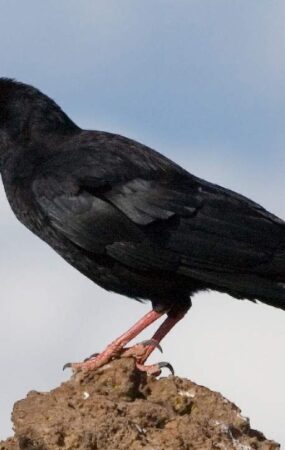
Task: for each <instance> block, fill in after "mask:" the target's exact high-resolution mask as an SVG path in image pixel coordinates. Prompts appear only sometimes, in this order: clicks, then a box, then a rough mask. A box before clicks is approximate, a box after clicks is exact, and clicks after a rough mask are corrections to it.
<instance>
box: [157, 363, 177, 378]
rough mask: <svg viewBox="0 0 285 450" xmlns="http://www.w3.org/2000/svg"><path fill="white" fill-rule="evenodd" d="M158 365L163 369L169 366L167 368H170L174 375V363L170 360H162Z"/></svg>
mask: <svg viewBox="0 0 285 450" xmlns="http://www.w3.org/2000/svg"><path fill="white" fill-rule="evenodd" d="M158 367H159V368H160V369H162V368H163V367H167V369H169V370H170V372H171V373H172V375H174V369H173V367H172V365H171V364H170V363H169V362H164V361H163V362H160V363H158Z"/></svg>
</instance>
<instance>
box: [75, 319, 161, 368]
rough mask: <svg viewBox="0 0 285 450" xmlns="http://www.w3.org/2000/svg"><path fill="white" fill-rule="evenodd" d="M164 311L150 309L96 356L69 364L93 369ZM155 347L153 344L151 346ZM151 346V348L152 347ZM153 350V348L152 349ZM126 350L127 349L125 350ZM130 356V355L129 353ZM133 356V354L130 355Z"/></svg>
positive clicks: (114, 354)
mask: <svg viewBox="0 0 285 450" xmlns="http://www.w3.org/2000/svg"><path fill="white" fill-rule="evenodd" d="M163 314H164V313H158V312H156V311H150V312H148V313H147V314H146V315H145V316H143V317H142V318H141V319H140V320H139V321H138V322H137V323H136V324H135V325H134V326H132V327H131V328H130V329H129V330H128V331H127V332H126V333H124V334H122V335H121V336H120V337H119V338H117V339H115V341H113V342H112V343H111V344H109V345H108V347H107V348H106V349H105V350H104V351H103V352H102V353H100V354H99V355H98V356H96V358H92V359H89V360H87V361H85V362H83V363H74V364H71V367H72V368H74V369H82V370H94V369H98V368H99V367H101V366H103V365H104V364H107V363H108V362H109V361H111V360H112V359H113V358H114V357H116V356H119V355H120V354H121V353H122V352H123V351H124V347H125V345H126V344H128V342H130V341H131V340H132V339H133V338H135V337H136V336H137V335H138V334H139V333H140V332H141V331H143V330H144V329H145V328H147V327H148V326H149V325H151V324H152V323H153V322H155V321H156V320H157V319H159V318H160V317H161V316H163ZM153 347H154V348H155V346H153ZM154 348H153V349H154ZM152 351H153V350H152ZM126 352H127V350H126ZM129 356H131V355H129ZM132 356H133V355H132Z"/></svg>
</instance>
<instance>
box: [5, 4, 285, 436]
mask: <svg viewBox="0 0 285 450" xmlns="http://www.w3.org/2000/svg"><path fill="white" fill-rule="evenodd" d="M284 23H285V3H284V2H282V1H281V0H280V1H274V2H269V1H267V2H266V1H260V0H252V1H251V2H248V1H247V0H241V1H239V2H230V1H226V0H216V1H215V2H213V1H212V0H204V1H200V0H199V1H198V0H197V1H196V0H193V1H191V0H187V1H186V0H185V1H184V0H172V1H169V0H155V1H154V0H152V1H150V0H144V1H143V2H141V1H139V0H121V1H117V0H109V1H108V2H104V1H97V0H83V1H81V2H78V1H75V0H61V2H58V1H56V0H46V1H45V2H38V1H36V0H28V1H26V2H20V1H16V0H11V1H9V2H8V1H7V0H6V1H5V0H2V2H0V55H1V73H0V75H1V76H9V77H15V78H16V79H18V80H20V81H24V82H27V83H31V84H34V85H35V86H36V87H38V88H39V89H41V90H42V91H43V92H45V93H46V94H48V95H50V96H51V97H53V98H54V100H56V101H57V102H58V103H59V104H60V105H61V106H62V108H63V109H64V110H65V111H66V112H67V113H68V114H69V115H70V117H71V118H72V119H73V120H75V121H76V122H77V123H78V124H79V125H80V126H82V127H88V128H94V129H104V130H107V131H114V132H118V133H120V134H123V135H127V136H129V137H132V138H135V139H137V140H139V141H141V142H143V143H145V144H147V145H149V146H151V147H153V148H155V149H156V150H158V151H160V152H162V153H164V154H166V155H167V156H168V157H170V158H171V159H173V160H175V161H176V162H179V163H180V164H181V165H182V166H183V167H185V168H187V169H188V170H189V171H190V172H192V173H194V174H196V175H198V176H201V177H204V178H207V179H208V180H210V181H214V182H216V183H219V184H222V185H225V186H227V187H229V188H231V189H234V190H236V191H238V192H241V193H242V194H245V195H247V196H248V197H251V198H252V199H254V200H255V201H257V202H259V203H261V204H262V205H263V206H265V207H266V208H267V209H269V210H271V211H272V212H274V213H275V214H278V215H280V216H281V217H283V218H285V200H284V191H285V182H284V171H285V164H284V163H285V150H284V145H285V127H284V123H285V28H284ZM0 214H1V216H0V217H1V218H0V229H1V233H0V240H1V242H0V248H1V254H0V277H1V278H0V280H1V304H0V317H1V319H0V320H1V327H0V342H1V346H0V354H1V362H2V370H1V373H0V438H5V437H7V436H8V435H10V434H11V433H12V432H11V424H10V419H9V417H10V412H11V409H12V405H13V403H14V402H15V401H16V400H18V399H20V398H22V397H24V396H25V395H26V393H27V392H28V391H29V390H31V389H35V390H50V389H51V388H53V387H56V386H57V385H58V384H59V383H60V382H61V381H63V380H64V379H66V378H67V377H68V373H63V372H62V370H61V368H62V366H63V364H64V363H65V362H67V361H77V360H80V359H83V358H84V357H86V356H88V355H89V354H91V353H93V352H95V351H99V350H101V349H103V348H104V346H106V344H107V343H108V342H109V341H111V340H112V339H114V338H115V337H116V336H117V335H119V334H120V333H121V332H122V331H124V330H125V329H126V328H127V327H129V326H130V325H132V324H133V322H134V321H135V320H137V319H138V318H139V317H140V316H141V315H142V314H144V313H145V312H147V311H148V309H149V308H150V304H145V305H141V304H139V303H137V302H135V301H132V300H130V299H126V298H123V297H120V296H118V295H116V294H112V293H107V292H105V291H103V290H102V289H100V288H98V287H97V286H96V285H94V284H93V283H92V282H91V281H89V280H88V279H87V278H85V277H83V275H81V274H79V273H78V272H77V271H76V270H75V269H73V268H72V267H70V266H68V264H67V263H66V262H64V261H63V260H61V258H60V257H59V256H58V255H57V254H56V253H55V252H54V251H53V250H52V249H50V248H49V247H48V246H47V245H46V244H44V243H43V242H41V241H40V240H39V239H38V238H37V237H35V236H33V235H32V234H31V233H30V232H29V231H28V230H26V229H25V228H24V227H23V226H22V225H21V224H20V223H19V222H18V221H17V220H16V218H15V217H14V216H13V213H12V212H11V210H10V208H9V205H8V203H7V201H6V199H5V195H4V192H3V189H2V186H1V191H0ZM152 331H153V329H152V330H149V331H148V332H147V333H145V334H144V335H143V336H142V337H145V338H147V337H150V335H151V334H152ZM284 347H285V311H284V312H283V311H281V310H278V309H273V308H270V307H269V306H266V305H262V304H259V305H254V304H251V303H250V302H247V301H238V300H234V299H231V298H230V297H229V296H226V295H221V294H217V293H204V294H198V295H197V296H195V297H194V300H193V307H192V309H191V310H190V312H189V314H188V315H187V316H186V318H185V319H184V321H183V322H182V323H180V324H179V325H177V327H176V328H175V329H174V331H173V332H172V333H171V334H170V335H169V337H167V338H166V339H165V341H164V342H163V349H164V354H163V360H169V361H170V362H171V363H172V364H173V366H174V367H175V370H176V373H177V375H180V376H185V377H189V378H190V379H192V380H193V381H195V382H196V383H199V384H202V385H206V386H208V387H209V388H211V389H214V390H218V391H220V392H222V393H223V395H225V396H226V397H227V398H228V399H229V400H231V401H233V402H235V403H236V404H237V405H238V406H239V407H241V409H242V413H243V414H244V415H246V416H249V417H250V419H251V424H252V426H253V427H255V428H257V429H260V430H261V431H262V432H264V433H265V435H266V436H267V437H268V438H272V439H275V440H277V441H279V442H280V443H282V444H285V428H284V409H285V388H284V380H285V362H284ZM156 358H157V360H159V359H161V355H160V354H159V353H158V352H157V353H155V354H154V355H153V357H152V360H153V361H155V360H156Z"/></svg>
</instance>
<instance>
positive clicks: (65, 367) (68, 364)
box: [62, 363, 72, 370]
mask: <svg viewBox="0 0 285 450" xmlns="http://www.w3.org/2000/svg"><path fill="white" fill-rule="evenodd" d="M71 367H72V363H66V364H64V366H63V368H62V370H65V369H70V368H71Z"/></svg>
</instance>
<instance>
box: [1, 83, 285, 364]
mask: <svg viewBox="0 0 285 450" xmlns="http://www.w3.org/2000/svg"><path fill="white" fill-rule="evenodd" d="M0 170H1V174H2V179H3V183H4V187H5V191H6V194H7V198H8V201H9V203H10V205H11V208H12V209H13V211H14V213H15V215H16V216H17V217H18V219H19V220H20V221H21V222H22V223H23V224H24V225H26V227H28V228H29V229H30V230H31V231H32V232H33V233H35V234H36V235H38V236H39V237H40V238H41V239H43V240H44V241H45V242H47V243H48V244H49V245H50V246H51V247H52V248H54V249H55V251H56V252H57V253H59V254H60V255H61V256H62V257H63V258H64V259H65V260H66V261H67V262H69V263H70V264H71V265H73V266H74V267H76V268H77V269H78V270H79V271H80V272H82V273H83V274H84V275H86V276H87V277H88V278H90V279H91V280H93V281H94V282H95V283H97V284H98V285H100V286H101V287H103V288H105V289H107V290H109V291H114V292H117V293H119V294H123V295H125V296H128V297H131V298H135V299H137V300H150V301H151V303H152V311H151V312H149V313H148V314H146V315H145V316H144V317H143V318H142V319H141V320H140V321H139V322H137V323H136V324H135V325H134V326H133V327H132V328H131V329H130V330H129V331H127V332H126V333H124V334H123V335H122V336H121V337H120V338H118V339H116V340H115V341H114V342H112V343H111V344H110V345H109V346H108V347H107V348H106V350H105V351H103V352H102V353H101V354H99V355H97V356H96V355H95V356H93V357H91V358H89V359H87V360H86V361H85V362H83V363H77V364H73V365H72V367H74V368H82V369H86V370H87V369H95V368H97V367H100V366H101V365H103V364H105V363H106V362H108V361H109V360H110V359H112V358H114V357H116V356H128V355H131V354H132V355H134V356H135V357H136V359H137V363H138V367H140V368H141V369H142V370H146V371H147V372H149V373H158V372H159V370H160V368H161V366H162V365H163V364H160V365H154V366H144V363H145V361H146V359H147V357H148V356H149V355H150V353H151V352H152V351H153V350H154V348H155V347H157V346H159V342H160V341H161V339H162V338H163V337H164V336H165V335H166V334H167V332H168V331H169V330H170V329H171V328H172V327H173V326H174V325H175V323H177V322H178V321H179V320H180V319H181V318H182V317H183V316H184V315H185V313H186V312H187V310H188V309H189V308H190V306H191V296H192V295H193V294H194V293H195V292H197V291H201V290H206V289H213V290H216V291H219V292H226V293H228V294H230V295H231V296H232V297H235V298H237V299H249V300H251V301H256V300H260V301H261V302H264V303H267V304H269V305H272V306H275V307H277V308H281V309H285V222H284V221H283V220H281V219H279V218H278V217H276V216H274V215H273V214H270V213H269V212H267V211H266V210H265V209H263V208H262V207H261V206H259V205H258V204H256V203H254V202H253V201H251V200H249V199H247V198H246V197H243V196H242V195H239V194H237V193H235V192H232V191H230V190H228V189H225V188H222V187H220V186H217V185H215V184H211V183H209V182H207V181H204V180H201V179H200V178H197V177H195V176H193V175H191V174H190V173H188V172H187V171H186V170H184V169H183V168H181V167H179V166H178V165H177V164H175V163H174V162H172V161H170V160H169V159H167V158H166V157H164V156H162V155H160V154H159V153H157V152H156V151H154V150H152V149H150V148H148V147H146V146H144V145H142V144H140V143H138V142H136V141H133V140H131V139H128V138H126V137H123V136H119V135H116V134H112V133H106V132H102V131H86V130H82V129H81V128H79V127H78V126H77V125H75V124H74V123H73V122H72V121H71V120H70V119H69V117H68V116H67V115H66V114H65V113H64V112H63V111H62V110H61V109H60V107H59V106H58V105H57V104H56V103H55V102H54V101H53V100H51V99H50V98H48V97H47V96H46V95H44V94H42V93H41V92H40V91H39V90H37V89H35V88H34V87H32V86H29V85H26V84H22V83H19V82H16V81H14V80H11V79H7V78H0ZM164 314H166V315H167V317H166V319H165V321H164V322H163V324H162V325H161V326H160V328H159V329H158V331H157V332H156V333H155V334H154V336H153V338H152V339H151V340H150V341H147V342H146V343H144V344H143V345H140V344H138V345H137V346H134V347H133V348H130V349H126V348H125V346H126V344H127V343H128V342H129V341H130V340H131V339H132V338H134V337H135V336H137V335H138V334H139V332H140V331H142V330H143V329H144V328H146V327H147V326H148V325H149V324H150V323H152V322H154V321H155V320H156V319H158V318H159V317H161V316H162V315H164Z"/></svg>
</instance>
